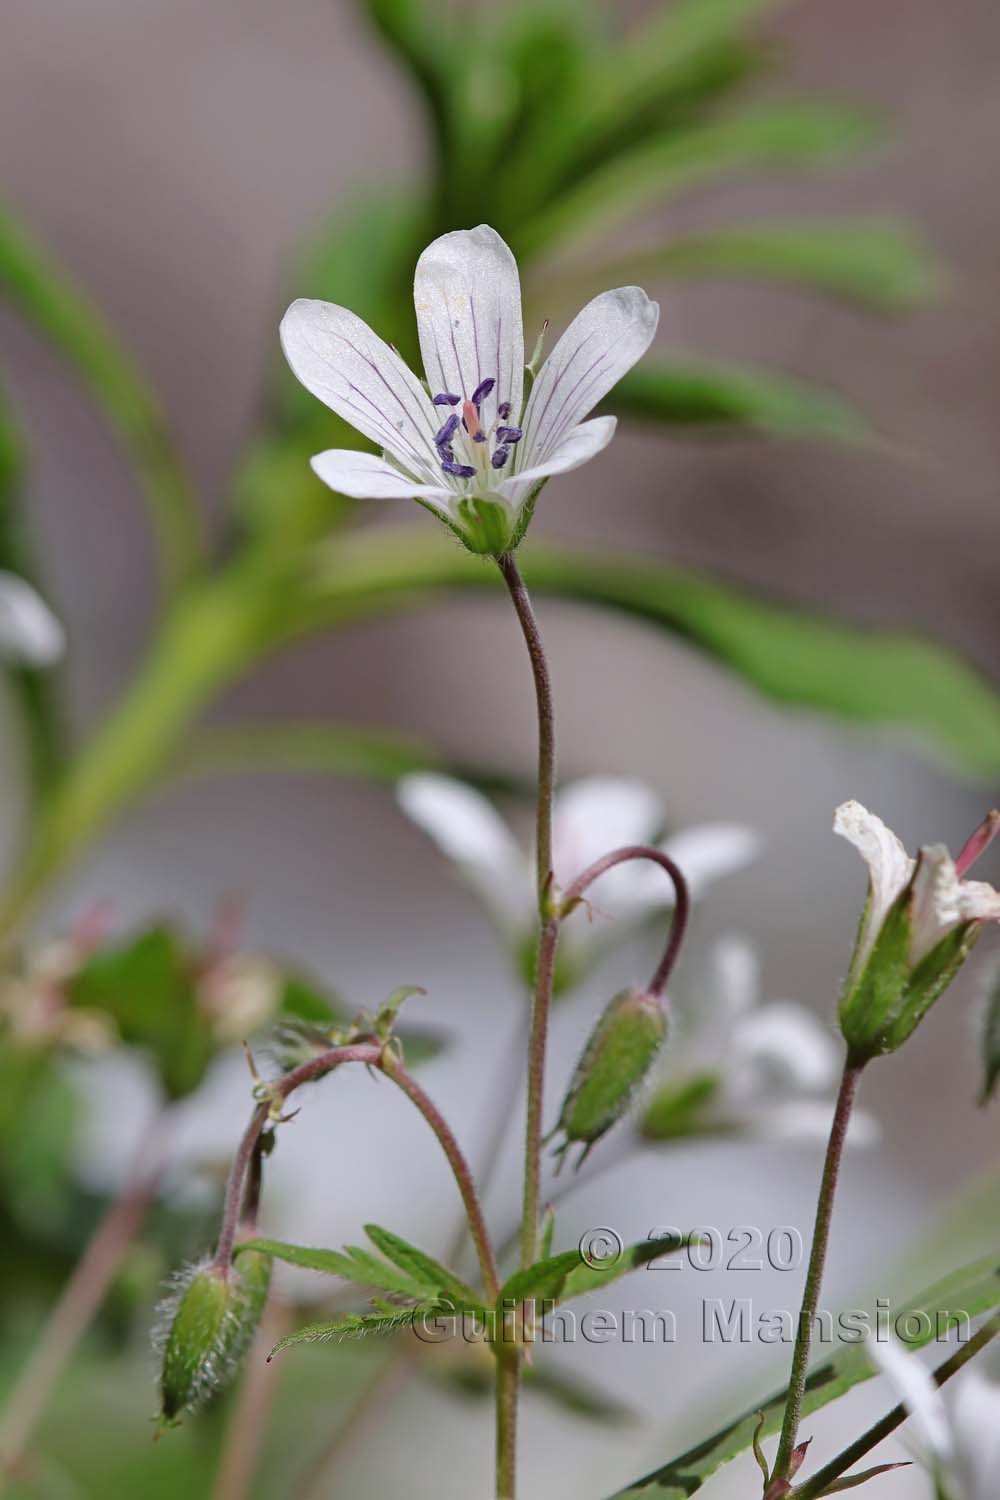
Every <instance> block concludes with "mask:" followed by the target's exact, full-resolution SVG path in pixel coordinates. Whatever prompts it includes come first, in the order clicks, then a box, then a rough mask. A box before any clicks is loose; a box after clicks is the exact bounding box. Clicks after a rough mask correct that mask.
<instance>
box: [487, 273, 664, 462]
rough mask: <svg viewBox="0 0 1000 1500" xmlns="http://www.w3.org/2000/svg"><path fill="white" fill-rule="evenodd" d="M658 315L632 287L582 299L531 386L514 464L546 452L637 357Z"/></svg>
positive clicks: (533, 459)
mask: <svg viewBox="0 0 1000 1500" xmlns="http://www.w3.org/2000/svg"><path fill="white" fill-rule="evenodd" d="M659 315H660V309H659V307H658V306H657V304H656V303H655V302H651V301H650V300H649V298H648V297H647V296H646V293H645V292H644V291H642V289H641V288H640V287H637V286H625V287H618V288H617V290H615V291H611V292H602V293H601V295H600V296H599V297H595V298H594V299H593V301H592V302H588V304H587V306H586V307H585V308H584V309H583V311H582V312H580V313H578V314H577V316H576V317H575V318H574V319H573V321H572V323H571V324H570V325H569V327H568V328H567V330H566V332H565V333H564V334H563V336H562V338H561V339H560V340H559V342H558V344H556V346H555V348H554V349H553V351H552V353H551V354H550V355H549V357H548V359H547V360H546V361H545V363H544V364H543V366H542V368H541V370H540V371H539V374H538V378H537V380H536V381H535V384H534V386H533V387H532V391H531V395H530V396H529V398H528V404H527V407H526V409H525V413H524V420H523V422H522V423H521V426H522V428H523V430H524V438H523V439H522V442H521V444H520V447H519V449H518V458H517V462H518V464H519V465H521V466H522V467H523V468H524V469H533V468H535V467H536V466H537V465H539V464H544V463H545V461H546V460H547V459H548V458H550V457H552V455H553V454H554V453H555V451H556V449H557V448H559V447H560V445H561V444H562V442H563V440H564V439H565V438H566V437H567V436H568V435H569V433H570V432H571V431H572V429H573V428H574V427H576V425H577V423H578V422H581V421H582V420H583V418H584V417H585V416H586V415H587V413H588V412H590V411H593V409H594V407H595V406H596V405H597V403H598V402H599V401H600V400H602V399H603V397H605V396H606V395H607V394H608V392H609V391H610V390H611V389H612V387H614V386H616V385H617V384H618V382H619V380H621V378H622V376H623V375H625V374H626V373H627V372H628V371H629V370H630V369H631V368H632V366H633V365H634V364H635V363H636V362H637V361H638V360H640V359H641V358H642V356H643V355H644V354H645V352H646V350H647V349H648V348H649V346H650V344H651V343H652V341H653V335H654V333H655V332H656V324H657V320H658V318H659ZM581 461H582V460H581ZM515 472H516V471H515Z"/></svg>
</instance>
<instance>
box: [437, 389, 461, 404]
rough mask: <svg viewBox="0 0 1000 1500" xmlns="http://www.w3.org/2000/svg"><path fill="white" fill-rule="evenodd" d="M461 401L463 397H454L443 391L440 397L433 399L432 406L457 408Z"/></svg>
mask: <svg viewBox="0 0 1000 1500" xmlns="http://www.w3.org/2000/svg"><path fill="white" fill-rule="evenodd" d="M461 399H462V398H461V396H452V395H450V394H449V393H448V392H447V391H442V392H441V394H440V395H439V396H434V397H432V405H434V406H457V405H458V403H459V402H460V401H461Z"/></svg>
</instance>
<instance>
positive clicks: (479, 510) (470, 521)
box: [457, 500, 512, 557]
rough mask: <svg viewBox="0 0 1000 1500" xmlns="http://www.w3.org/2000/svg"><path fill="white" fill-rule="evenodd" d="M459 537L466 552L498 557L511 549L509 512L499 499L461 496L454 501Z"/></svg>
mask: <svg viewBox="0 0 1000 1500" xmlns="http://www.w3.org/2000/svg"><path fill="white" fill-rule="evenodd" d="M457 509H458V513H459V517H460V530H459V531H458V535H459V536H460V537H461V539H462V541H463V542H464V544H465V546H466V547H467V548H468V549H469V551H470V552H475V553H476V554H477V555H479V556H482V557H499V556H500V555H501V554H502V553H504V552H509V551H510V550H511V546H512V542H511V513H510V510H509V508H508V507H507V506H506V505H503V504H502V503H501V502H500V501H499V500H461V501H459V504H458V507H457Z"/></svg>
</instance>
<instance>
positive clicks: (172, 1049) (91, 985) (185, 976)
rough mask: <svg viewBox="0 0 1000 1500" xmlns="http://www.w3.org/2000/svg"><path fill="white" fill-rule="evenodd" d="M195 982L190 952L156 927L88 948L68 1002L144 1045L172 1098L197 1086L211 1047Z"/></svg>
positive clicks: (170, 932)
mask: <svg viewBox="0 0 1000 1500" xmlns="http://www.w3.org/2000/svg"><path fill="white" fill-rule="evenodd" d="M196 981H197V969H196V965H195V960H194V956H193V955H192V954H191V953H190V952H189V950H188V949H187V948H186V946H185V945H184V943H183V942H182V940H181V938H180V937H179V936H178V934H177V933H176V932H175V931H174V930H173V929H172V928H170V927H166V926H157V927H152V928H149V929H147V930H146V931H145V932H142V933H140V934H139V936H138V937H135V938H130V939H128V940H127V941H126V942H125V943H123V944H122V945H120V946H118V947H110V948H103V949H101V950H99V951H98V952H97V953H94V954H92V955H91V957H90V958H89V959H88V960H87V962H86V963H85V964H84V966H83V968H82V969H80V971H79V972H78V973H77V974H76V975H75V976H74V977H73V978H72V979H71V980H70V982H69V994H70V1000H71V1003H72V1004H73V1005H81V1006H86V1007H88V1008H91V1009H94V1010H101V1011H105V1012H106V1013H107V1014H108V1015H110V1016H111V1017H112V1019H113V1020H114V1022H115V1024H116V1025H117V1027H118V1030H119V1032H120V1034H121V1038H122V1040H123V1041H124V1042H126V1043H127V1044H128V1045H130V1046H136V1047H142V1048H144V1049H146V1050H148V1051H149V1052H150V1053H151V1054H152V1057H153V1061H154V1063H155V1065H156V1068H157V1071H158V1073H159V1076H160V1080H161V1082H162V1084H163V1087H164V1089H165V1090H166V1092H167V1094H168V1095H169V1096H170V1097H171V1098H175V1099H176V1098H181V1097H182V1096H183V1095H184V1094H189V1093H191V1091H192V1090H193V1089H195V1088H197V1086H198V1084H199V1083H200V1082H201V1080H202V1078H203V1077H204V1075H205V1071H206V1069H207V1068H208V1064H209V1062H210V1061H211V1059H212V1057H213V1056H214V1055H215V1052H216V1044H215V1041H214V1039H213V1036H212V1032H211V1027H210V1024H209V1019H208V1017H207V1016H206V1015H205V1014H204V1013H203V1011H202V1009H201V1006H200V1005H199V1003H198V994H197V983H196Z"/></svg>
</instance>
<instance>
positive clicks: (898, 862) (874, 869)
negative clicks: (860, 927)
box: [833, 802, 913, 963]
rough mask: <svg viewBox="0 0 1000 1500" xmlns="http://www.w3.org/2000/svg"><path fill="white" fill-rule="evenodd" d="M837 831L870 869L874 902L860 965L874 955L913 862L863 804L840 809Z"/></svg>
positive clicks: (864, 934) (884, 826) (909, 874)
mask: <svg viewBox="0 0 1000 1500" xmlns="http://www.w3.org/2000/svg"><path fill="white" fill-rule="evenodd" d="M833 831H834V833H838V834H840V836H841V838H845V839H847V840H848V842H849V843H852V844H853V845H854V847H855V849H857V851H858V853H859V854H860V855H861V857H862V859H863V860H864V861H865V864H866V865H867V866H868V876H869V882H870V888H871V902H870V906H869V910H868V915H867V918H866V921H865V928H864V932H863V933H862V935H861V942H860V947H859V953H858V961H859V963H862V962H863V961H864V960H865V959H866V958H867V957H868V954H869V953H870V952H871V948H872V944H873V943H874V941H875V938H876V937H877V936H878V933H879V930H880V928H881V926H882V923H883V921H884V920H885V917H886V913H887V912H888V910H889V908H890V906H891V905H892V903H893V902H894V901H895V900H896V897H897V896H899V894H900V893H901V892H902V891H903V890H904V889H905V887H906V885H907V884H908V883H909V880H910V876H911V875H912V874H913V860H912V859H911V858H910V856H909V855H908V854H907V852H906V850H905V849H904V848H903V845H902V844H901V843H900V841H899V839H898V838H897V837H896V835H895V834H894V833H893V832H892V830H891V829H889V828H887V827H886V825H885V824H884V823H883V822H882V819H881V818H877V817H876V816H875V814H874V813H870V812H869V811H868V809H867V808H865V807H862V806H861V803H860V802H845V803H843V804H842V805H841V806H840V807H838V808H837V811H836V813H835V814H834V818H833Z"/></svg>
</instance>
